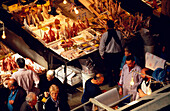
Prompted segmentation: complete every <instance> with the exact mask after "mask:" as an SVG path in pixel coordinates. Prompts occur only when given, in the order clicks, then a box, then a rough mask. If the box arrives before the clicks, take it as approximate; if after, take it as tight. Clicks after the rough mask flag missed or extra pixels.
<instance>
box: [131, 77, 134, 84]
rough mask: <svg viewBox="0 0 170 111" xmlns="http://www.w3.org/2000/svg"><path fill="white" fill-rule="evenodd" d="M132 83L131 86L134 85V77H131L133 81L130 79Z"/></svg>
mask: <svg viewBox="0 0 170 111" xmlns="http://www.w3.org/2000/svg"><path fill="white" fill-rule="evenodd" d="M130 85H131V86H133V85H134V80H133V77H132V79H131V81H130Z"/></svg>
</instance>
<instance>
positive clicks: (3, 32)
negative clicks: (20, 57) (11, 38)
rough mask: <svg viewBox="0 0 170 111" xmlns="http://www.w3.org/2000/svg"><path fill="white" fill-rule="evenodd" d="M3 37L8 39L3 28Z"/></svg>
mask: <svg viewBox="0 0 170 111" xmlns="http://www.w3.org/2000/svg"><path fill="white" fill-rule="evenodd" d="M2 39H6V35H5V31H4V30H3V34H2Z"/></svg>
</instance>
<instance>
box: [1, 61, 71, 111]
mask: <svg viewBox="0 0 170 111" xmlns="http://www.w3.org/2000/svg"><path fill="white" fill-rule="evenodd" d="M17 64H18V66H19V69H18V71H17V72H15V73H13V74H12V76H11V78H10V79H8V80H7V88H5V87H4V88H0V92H1V94H0V111H37V110H39V108H38V103H37V101H38V98H40V95H43V97H44V98H45V102H44V103H43V105H42V108H40V109H41V110H45V111H70V107H69V105H68V103H67V93H66V92H65V90H64V87H63V84H62V83H61V82H60V81H59V80H58V79H57V78H55V77H54V74H55V72H54V70H49V71H47V73H46V78H47V81H46V83H44V84H43V85H44V86H43V88H41V89H40V88H39V87H38V86H39V82H40V78H39V76H38V75H37V74H36V73H35V72H33V71H31V70H27V69H25V68H24V67H25V60H24V59H23V58H18V59H17ZM41 99H42V98H41ZM40 101H41V100H40ZM43 106H44V107H43Z"/></svg>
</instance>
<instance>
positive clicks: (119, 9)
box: [117, 2, 121, 14]
mask: <svg viewBox="0 0 170 111" xmlns="http://www.w3.org/2000/svg"><path fill="white" fill-rule="evenodd" d="M120 4H121V2H119V6H118V9H117V14H120V13H121V7H120Z"/></svg>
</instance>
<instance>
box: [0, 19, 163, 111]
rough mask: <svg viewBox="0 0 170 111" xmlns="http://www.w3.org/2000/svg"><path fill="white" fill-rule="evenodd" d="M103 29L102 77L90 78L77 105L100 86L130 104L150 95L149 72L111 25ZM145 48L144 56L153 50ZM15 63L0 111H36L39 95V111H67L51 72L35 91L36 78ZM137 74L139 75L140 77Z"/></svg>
mask: <svg viewBox="0 0 170 111" xmlns="http://www.w3.org/2000/svg"><path fill="white" fill-rule="evenodd" d="M107 28H108V30H107V32H105V33H103V35H102V38H101V40H100V46H99V54H100V56H101V59H102V60H103V61H104V63H105V67H106V71H105V74H104V75H102V74H96V75H95V76H94V78H90V79H88V80H87V81H86V83H85V89H84V93H83V96H82V99H81V102H82V103H86V102H88V101H89V99H90V98H93V97H95V96H97V95H99V94H101V93H102V91H101V89H100V87H99V85H100V84H102V83H103V82H104V83H108V84H109V86H110V87H113V86H115V85H118V86H119V94H120V95H124V96H126V95H128V94H132V100H136V99H138V98H140V97H143V96H146V95H149V94H151V92H152V89H151V78H150V77H148V76H146V74H148V71H149V69H147V68H145V67H142V65H141V60H140V58H138V57H137V56H135V54H134V53H133V51H132V47H130V46H129V45H128V44H124V43H123V39H122V36H121V33H120V32H119V31H117V30H115V29H114V21H112V20H109V21H107ZM139 32H140V33H141V32H142V33H141V36H146V33H143V32H147V31H146V30H145V29H141V30H140V31H139ZM147 36H148V35H147ZM152 45H153V44H151V46H152ZM148 48H149V49H152V48H153V47H147V46H146V47H145V52H147V51H151V53H153V52H152V51H154V50H149V49H148ZM164 48H165V47H163V49H164ZM123 52H124V55H123ZM145 52H144V53H145ZM163 52H164V51H162V53H163ZM164 55H165V54H164ZM163 57H165V56H163ZM16 62H17V64H18V66H19V69H18V71H17V72H15V73H13V74H12V76H11V78H10V79H9V80H8V82H7V88H1V89H0V90H1V91H0V92H1V93H2V94H0V96H1V97H0V103H2V104H0V110H2V111H36V110H37V108H36V104H37V101H38V98H37V97H38V96H39V95H40V94H41V95H43V97H44V98H46V102H45V103H44V108H43V110H45V111H69V110H70V107H69V105H68V103H67V100H68V97H67V93H66V91H65V88H64V86H63V84H62V83H61V82H60V80H58V79H57V78H56V77H55V71H54V70H49V71H47V73H46V79H47V81H45V82H44V83H43V86H41V87H40V89H39V83H40V78H39V76H38V75H37V74H36V73H35V72H33V71H31V70H27V69H25V68H24V67H25V60H24V59H23V58H18V59H17V61H16ZM142 68H143V69H142ZM137 72H139V73H140V72H142V75H139V74H138V73H137ZM84 110H85V111H90V110H92V104H87V105H85V106H84Z"/></svg>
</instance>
